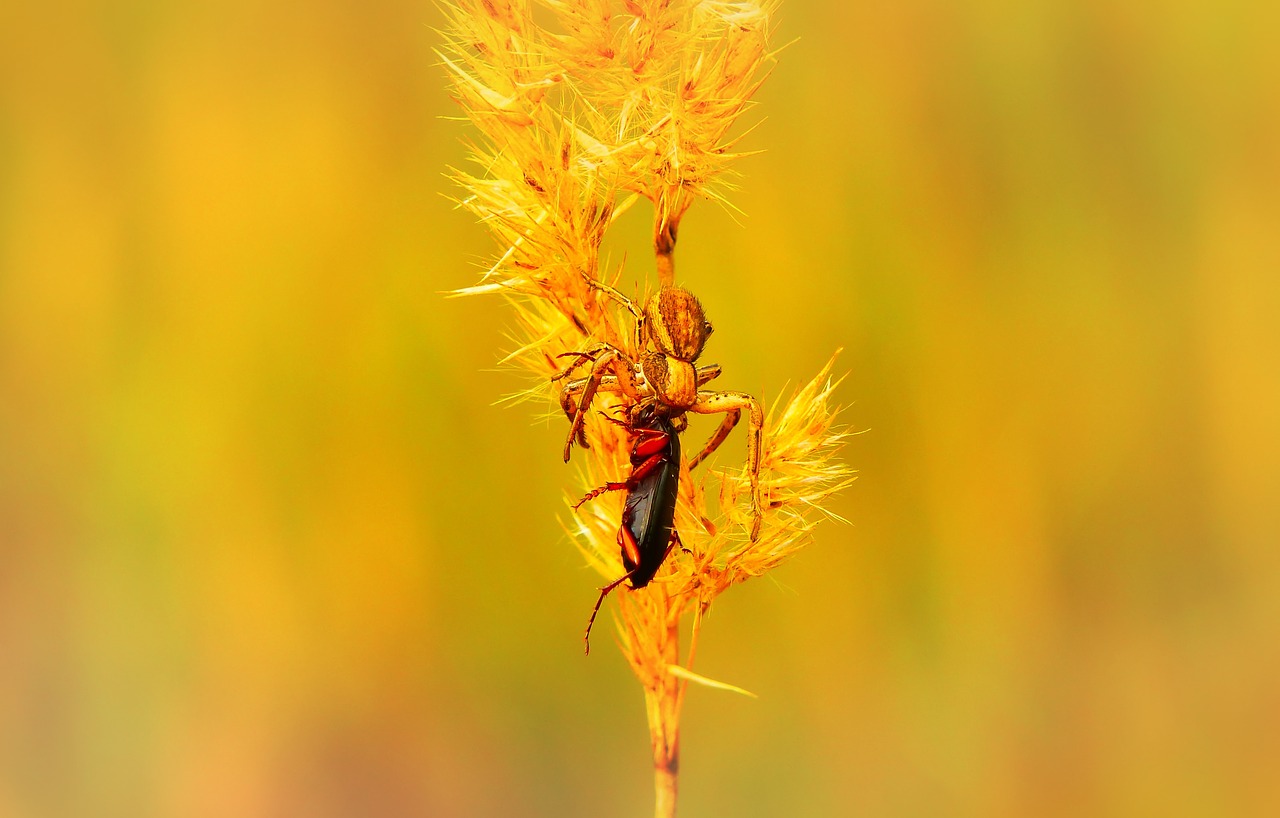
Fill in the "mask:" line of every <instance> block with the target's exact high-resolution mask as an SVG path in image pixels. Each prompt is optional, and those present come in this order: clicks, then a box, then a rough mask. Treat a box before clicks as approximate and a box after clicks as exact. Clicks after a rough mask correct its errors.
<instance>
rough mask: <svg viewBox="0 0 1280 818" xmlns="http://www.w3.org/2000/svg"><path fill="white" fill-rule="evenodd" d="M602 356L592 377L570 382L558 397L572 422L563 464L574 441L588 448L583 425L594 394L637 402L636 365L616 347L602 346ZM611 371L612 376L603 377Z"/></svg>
mask: <svg viewBox="0 0 1280 818" xmlns="http://www.w3.org/2000/svg"><path fill="white" fill-rule="evenodd" d="M602 346H603V347H604V351H603V352H601V353H600V354H599V355H598V356H597V357H596V358H595V359H594V360H593V363H592V365H591V374H590V375H588V376H587V377H585V378H582V379H581V380H576V381H571V382H570V383H568V384H567V385H566V386H565V387H564V389H563V390H562V391H561V393H560V408H561V409H563V410H564V413H565V414H566V415H568V416H569V417H570V418H571V423H570V425H569V434H568V436H567V437H566V438H565V441H564V460H565V462H566V463H568V462H569V452H570V450H571V449H572V448H573V442H574V440H577V441H578V445H579V446H581V447H582V448H584V449H588V448H590V446H589V445H588V444H587V436H586V433H585V431H584V427H583V423H584V422H585V420H586V415H587V409H589V408H590V406H591V401H592V400H593V399H594V398H595V396H596V392H597V391H598V390H600V389H604V390H605V391H606V392H621V393H623V394H625V395H626V396H627V397H628V398H630V399H631V400H633V401H637V402H638V401H640V400H641V395H640V387H639V384H638V383H637V381H636V377H635V365H634V364H633V363H632V362H631V359H630V358H629V357H627V354H626V353H625V352H623V351H622V350H620V349H618V348H617V347H614V346H610V345H607V344H603V345H602ZM610 370H612V372H613V373H614V374H613V375H609V374H606V373H607V372H608V371H610Z"/></svg>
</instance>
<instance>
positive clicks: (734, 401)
mask: <svg viewBox="0 0 1280 818" xmlns="http://www.w3.org/2000/svg"><path fill="white" fill-rule="evenodd" d="M744 409H745V410H746V411H747V417H748V419H749V425H748V428H747V477H748V478H749V479H750V481H751V516H752V517H753V518H754V519H753V521H752V523H751V541H752V542H755V541H756V540H758V539H759V538H760V523H761V522H762V520H763V518H762V517H761V508H762V506H761V503H760V439H761V436H762V434H763V430H764V410H763V409H761V408H760V401H758V400H756V399H755V398H753V397H751V396H750V395H748V394H746V393H744V392H699V393H698V400H697V402H696V403H694V404H693V406H690V407H689V411H690V412H697V413H698V414H700V415H714V414H716V413H719V412H723V413H725V414H730V413H734V414H736V413H739V412H741V411H742V410H744ZM727 422H728V419H727V418H726V419H725V422H724V423H721V424H720V429H721V430H723V429H724V427H725V423H727ZM735 422H736V421H735ZM729 428H730V429H732V428H733V427H732V426H730V427H729ZM725 434H728V432H727V431H726V432H725ZM716 437H720V430H717V432H716V435H715V436H713V437H712V440H715V438H716ZM721 439H722V440H723V438H721ZM716 445H717V446H718V445H719V442H717V443H716ZM704 454H705V452H704ZM701 456H702V455H700V457H701Z"/></svg>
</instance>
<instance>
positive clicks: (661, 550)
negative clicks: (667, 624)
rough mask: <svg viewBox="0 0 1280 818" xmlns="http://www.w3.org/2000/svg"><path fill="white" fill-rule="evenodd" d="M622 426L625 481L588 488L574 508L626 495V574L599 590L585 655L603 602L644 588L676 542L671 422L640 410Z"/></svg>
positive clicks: (621, 542) (676, 460) (676, 439)
mask: <svg viewBox="0 0 1280 818" xmlns="http://www.w3.org/2000/svg"><path fill="white" fill-rule="evenodd" d="M614 422H615V423H621V421H614ZM622 425H626V426H627V429H628V432H629V433H630V434H631V435H632V436H633V437H634V438H635V443H633V444H632V446H631V474H630V475H629V476H628V477H627V479H626V481H625V482H620V483H606V484H605V485H603V486H601V487H600V488H598V489H593V490H592V491H590V492H588V493H587V495H586V496H585V497H583V498H582V499H581V500H579V501H578V502H577V504H576V505H574V509H575V510H576V509H577V508H578V507H579V506H581V505H582V504H583V503H585V502H587V501H588V500H590V499H592V498H594V497H598V496H599V495H601V494H604V493H605V492H607V491H623V490H625V491H626V492H627V500H626V503H625V504H624V505H623V508H622V525H620V526H619V527H618V546H619V547H620V548H621V550H622V567H623V568H625V569H626V573H625V574H623V575H622V576H621V577H619V578H618V579H616V580H614V581H613V582H611V583H609V584H608V585H606V586H604V587H603V588H601V589H600V597H599V598H598V599H597V600H596V606H595V607H594V608H592V609H591V618H590V619H589V620H588V621H587V632H586V633H585V634H584V635H583V641H585V642H586V646H587V653H588V654H590V653H591V626H592V625H594V624H595V621H596V614H598V613H599V612H600V605H601V604H602V603H603V602H604V598H605V597H606V596H608V595H609V592H610V591H612V590H613V589H614V588H617V587H618V586H619V585H621V584H622V583H623V582H626V581H627V580H630V581H631V587H632V588H633V589H634V588H643V587H644V586H646V585H648V584H649V581H650V580H652V579H653V575H654V574H656V573H658V569H659V568H661V567H662V563H663V562H665V561H666V559H667V555H668V554H670V553H671V548H672V546H674V545H675V543H677V542H679V540H680V535H679V534H677V533H676V531H675V527H674V523H675V516H676V496H677V494H678V492H679V488H680V436H679V435H678V434H677V433H676V430H675V429H674V428H672V425H671V421H670V420H668V419H667V418H665V417H663V416H662V415H659V414H657V413H656V411H654V410H653V409H652V408H649V409H646V410H644V411H643V412H642V413H641V414H640V416H639V418H638V419H637V420H635V421H634V422H632V423H631V424H629V425H627V424H622Z"/></svg>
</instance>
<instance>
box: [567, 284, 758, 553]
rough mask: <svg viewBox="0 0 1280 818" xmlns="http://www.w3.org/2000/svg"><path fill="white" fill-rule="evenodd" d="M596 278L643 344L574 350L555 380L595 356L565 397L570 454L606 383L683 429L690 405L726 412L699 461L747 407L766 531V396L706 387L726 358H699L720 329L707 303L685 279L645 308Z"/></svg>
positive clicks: (750, 464)
mask: <svg viewBox="0 0 1280 818" xmlns="http://www.w3.org/2000/svg"><path fill="white" fill-rule="evenodd" d="M591 284H592V286H594V287H596V288H597V289H600V290H602V291H603V292H605V293H607V294H608V295H609V296H611V297H612V298H614V299H615V300H616V301H618V303H620V304H622V306H624V307H625V308H626V309H627V310H628V311H630V312H631V314H632V315H633V316H634V317H635V319H636V339H635V349H636V351H637V352H636V355H634V356H633V355H630V354H628V353H627V352H625V351H623V350H622V349H619V348H618V347H616V346H614V345H612V344H608V343H604V342H601V343H598V344H596V345H595V346H594V347H592V348H591V349H590V350H589V351H586V352H575V353H569V356H571V357H575V358H577V361H575V362H574V363H573V364H572V365H571V366H569V367H568V368H566V369H565V370H564V371H563V372H561V373H560V374H559V375H556V376H555V378H553V380H557V381H558V380H562V379H564V378H567V377H568V376H569V375H570V374H571V373H572V372H573V371H574V370H575V369H577V368H578V367H579V366H581V365H583V364H585V363H586V362H588V361H590V362H591V374H589V375H587V376H586V377H585V378H579V379H576V380H572V381H569V382H568V383H566V384H565V385H564V387H563V389H562V390H561V392H560V405H561V407H562V408H563V409H564V411H565V414H566V415H568V416H569V417H570V418H571V419H572V424H571V425H570V427H569V435H568V438H567V439H566V440H565V445H564V459H565V460H566V461H568V460H569V453H570V450H571V449H572V448H573V442H574V440H577V441H578V445H580V446H582V447H583V448H586V447H587V440H586V436H585V435H584V434H583V421H584V419H585V417H586V412H587V410H588V408H589V407H590V405H591V401H592V399H593V398H594V397H595V394H596V392H598V391H600V390H604V391H606V392H616V393H621V394H623V395H625V396H626V398H627V399H628V402H629V403H630V406H629V408H628V411H629V412H630V413H632V414H633V415H634V414H635V413H637V412H639V411H640V410H641V409H642V408H646V407H652V408H653V409H654V411H655V412H656V413H657V414H659V415H662V416H665V417H667V418H669V419H670V421H671V424H672V426H673V427H674V428H675V430H676V431H683V430H684V428H685V427H686V426H687V421H686V419H685V417H684V415H685V413H686V412H695V413H697V414H702V415H713V414H723V415H724V416H725V417H724V420H723V421H722V422H721V423H720V426H719V428H717V429H716V431H715V433H714V434H712V436H711V439H710V440H708V441H707V445H706V446H704V447H703V449H702V451H701V452H700V453H699V454H697V455H696V456H695V457H693V459H691V460H690V461H689V468H691V469H692V468H693V467H695V466H697V465H698V464H699V463H700V462H702V461H703V460H704V459H705V458H706V457H707V456H708V455H710V454H711V453H712V452H713V451H715V450H716V448H717V447H719V445H720V444H721V443H723V442H724V439H725V438H726V437H728V436H729V432H730V431H732V430H733V427H734V426H736V425H737V424H738V420H739V419H740V418H741V416H742V411H743V410H744V409H745V410H747V412H748V423H749V428H748V430H747V471H748V476H749V478H750V480H751V514H752V524H751V539H752V540H755V539H756V538H757V537H759V535H760V520H761V517H760V436H761V431H762V429H763V427H764V412H763V410H762V409H761V408H760V402H759V401H757V400H756V399H755V398H753V397H752V396H751V395H748V394H746V393H744V392H717V391H710V390H704V389H702V387H703V386H704V385H705V384H707V383H708V382H709V381H711V380H712V379H713V378H715V377H717V376H718V375H719V374H720V367H719V366H718V365H715V364H711V365H708V366H697V360H698V358H699V357H700V356H701V355H702V350H703V347H705V346H706V343H707V338H708V337H709V336H710V335H711V332H712V327H711V322H709V321H708V320H707V318H706V314H705V313H704V312H703V309H702V304H701V303H700V302H699V301H698V299H697V297H696V296H694V294H693V293H691V292H689V291H688V290H686V289H684V288H683V287H674V286H665V287H662V288H661V289H660V290H658V292H657V293H655V294H654V295H653V296H651V297H650V298H649V300H648V302H646V304H645V307H644V309H643V310H640V309H638V308H637V307H636V305H635V303H634V302H633V301H632V300H631V299H629V298H627V297H626V296H625V295H623V294H622V293H620V292H618V291H617V290H615V289H613V288H612V287H609V286H607V285H604V284H600V283H598V282H595V281H592V282H591Z"/></svg>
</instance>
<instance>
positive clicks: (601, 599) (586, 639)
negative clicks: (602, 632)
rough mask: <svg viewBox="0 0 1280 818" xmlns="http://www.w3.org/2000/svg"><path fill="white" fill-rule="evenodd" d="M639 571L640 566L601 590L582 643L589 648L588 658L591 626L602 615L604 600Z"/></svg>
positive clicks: (589, 653)
mask: <svg viewBox="0 0 1280 818" xmlns="http://www.w3.org/2000/svg"><path fill="white" fill-rule="evenodd" d="M637 570H639V567H638V566H637V567H636V568H632V569H631V570H630V571H628V572H627V573H625V574H623V575H622V576H620V577H618V578H617V579H615V580H614V581H613V582H610V583H609V584H608V585H606V586H604V587H603V588H601V589H600V596H599V597H597V598H596V606H595V607H594V608H592V609H591V618H590V619H588V620H587V632H586V633H584V634H583V635H582V641H583V643H584V644H585V645H586V646H587V655H588V656H590V655H591V626H592V625H594V624H595V623H596V614H598V613H600V605H601V603H603V602H604V598H605V597H607V596H608V595H609V592H610V591H612V590H613V589H614V588H617V587H618V586H619V585H621V584H622V583H624V582H626V581H627V580H628V579H630V578H631V575H632V574H634V573H635V572H636V571H637Z"/></svg>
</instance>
